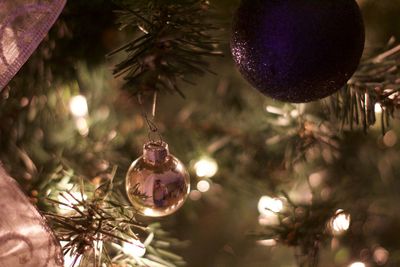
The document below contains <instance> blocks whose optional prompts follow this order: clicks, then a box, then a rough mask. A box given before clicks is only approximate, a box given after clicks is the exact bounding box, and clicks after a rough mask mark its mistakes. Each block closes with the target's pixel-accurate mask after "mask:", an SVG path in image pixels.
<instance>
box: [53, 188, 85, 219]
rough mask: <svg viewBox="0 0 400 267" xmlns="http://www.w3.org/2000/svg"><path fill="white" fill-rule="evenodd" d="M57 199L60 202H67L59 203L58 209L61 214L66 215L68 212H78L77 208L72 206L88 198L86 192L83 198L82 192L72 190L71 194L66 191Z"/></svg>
mask: <svg viewBox="0 0 400 267" xmlns="http://www.w3.org/2000/svg"><path fill="white" fill-rule="evenodd" d="M57 199H58V201H59V202H61V203H64V204H65V205H63V204H58V209H59V212H60V214H63V215H66V214H70V213H73V212H76V210H74V209H73V208H71V207H70V206H72V205H77V204H79V202H78V201H82V200H85V199H87V196H86V195H85V194H83V198H82V194H81V193H80V192H70V193H69V194H68V193H64V194H62V195H58V196H57Z"/></svg>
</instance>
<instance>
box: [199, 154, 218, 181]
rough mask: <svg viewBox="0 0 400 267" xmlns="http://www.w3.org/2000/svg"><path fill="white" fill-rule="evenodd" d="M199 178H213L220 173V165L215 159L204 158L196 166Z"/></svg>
mask: <svg viewBox="0 0 400 267" xmlns="http://www.w3.org/2000/svg"><path fill="white" fill-rule="evenodd" d="M194 169H195V171H196V175H197V176H198V177H207V178H210V177H213V176H214V175H215V174H216V173H217V171H218V164H217V162H216V161H215V160H214V159H210V158H203V159H200V160H199V161H197V162H196V163H195V164H194Z"/></svg>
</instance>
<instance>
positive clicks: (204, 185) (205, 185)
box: [197, 180, 211, 193]
mask: <svg viewBox="0 0 400 267" xmlns="http://www.w3.org/2000/svg"><path fill="white" fill-rule="evenodd" d="M210 186H211V185H210V183H209V182H208V181H206V180H201V181H200V182H198V183H197V190H199V191H200V192H202V193H205V192H207V191H208V190H210Z"/></svg>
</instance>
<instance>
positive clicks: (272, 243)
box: [257, 239, 276, 247]
mask: <svg viewBox="0 0 400 267" xmlns="http://www.w3.org/2000/svg"><path fill="white" fill-rule="evenodd" d="M257 244H259V245H261V246H265V247H273V246H276V240H275V239H265V240H259V241H257Z"/></svg>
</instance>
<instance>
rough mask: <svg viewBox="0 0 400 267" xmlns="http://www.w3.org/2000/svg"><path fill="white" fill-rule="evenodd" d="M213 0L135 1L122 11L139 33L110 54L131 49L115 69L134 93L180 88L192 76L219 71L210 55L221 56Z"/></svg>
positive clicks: (123, 22)
mask: <svg viewBox="0 0 400 267" xmlns="http://www.w3.org/2000/svg"><path fill="white" fill-rule="evenodd" d="M209 9H210V7H209V4H208V1H203V0H186V1H166V0H164V1H156V0H152V1H129V3H125V5H124V7H123V8H122V10H121V11H118V12H117V15H118V24H119V25H120V28H121V29H124V28H131V27H132V26H133V28H134V29H135V31H134V34H133V36H135V38H134V39H133V40H132V41H131V42H128V43H127V44H124V45H123V46H121V47H120V48H118V49H116V50H114V51H113V52H111V53H110V54H109V56H112V55H115V54H118V53H121V52H123V51H124V52H125V53H126V58H125V59H124V60H122V61H121V62H120V63H118V64H116V65H115V68H114V71H113V73H114V75H115V76H116V77H119V76H123V77H124V80H125V85H124V88H125V89H126V90H128V92H130V93H131V94H133V95H136V94H143V95H146V94H153V93H154V92H158V91H167V92H170V93H173V92H177V93H178V94H180V95H181V96H182V97H183V96H184V95H183V92H182V91H181V89H180V88H179V82H180V81H185V82H189V83H191V79H190V77H188V76H191V75H203V74H205V73H207V72H208V73H213V72H212V71H211V70H210V68H209V63H208V62H207V60H206V58H207V57H211V56H219V55H221V54H222V53H221V52H220V51H219V50H218V49H217V47H218V40H217V39H216V38H215V37H214V36H213V33H214V32H215V31H217V30H218V28H217V27H216V26H214V25H213V24H212V23H209V22H208V18H207V16H208V14H209V13H211V12H210V10H209Z"/></svg>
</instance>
